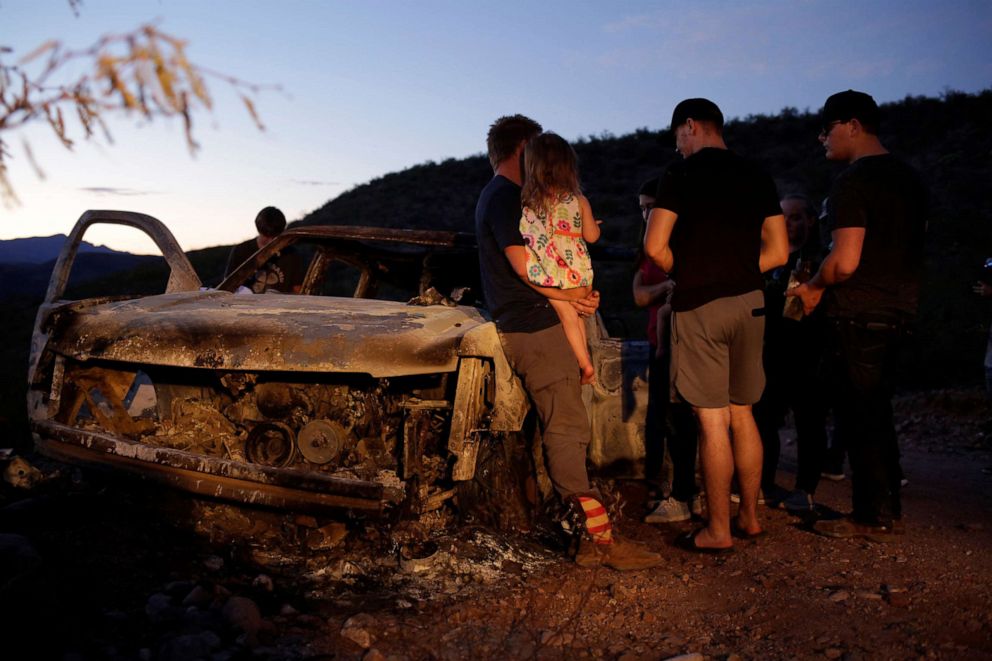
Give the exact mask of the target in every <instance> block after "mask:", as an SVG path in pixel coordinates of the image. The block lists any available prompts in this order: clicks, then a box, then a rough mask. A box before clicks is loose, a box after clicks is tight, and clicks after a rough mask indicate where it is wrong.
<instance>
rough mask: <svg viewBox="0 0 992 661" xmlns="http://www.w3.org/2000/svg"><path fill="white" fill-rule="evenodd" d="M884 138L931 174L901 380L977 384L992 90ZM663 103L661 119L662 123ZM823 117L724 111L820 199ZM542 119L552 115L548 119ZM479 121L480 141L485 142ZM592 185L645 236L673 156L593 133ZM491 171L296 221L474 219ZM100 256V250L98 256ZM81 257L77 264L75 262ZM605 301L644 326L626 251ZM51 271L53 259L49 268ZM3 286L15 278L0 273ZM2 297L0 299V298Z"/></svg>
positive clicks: (10, 399) (12, 312)
mask: <svg viewBox="0 0 992 661" xmlns="http://www.w3.org/2000/svg"><path fill="white" fill-rule="evenodd" d="M882 111H883V122H884V125H883V132H882V136H881V137H882V140H883V142H884V143H885V144H886V146H887V147H888V148H889V149H890V150H891V151H892V152H894V153H896V154H898V155H900V156H902V157H904V158H906V159H907V160H908V161H910V162H911V163H912V164H913V165H915V166H916V167H917V168H918V169H919V170H920V171H921V172H922V173H923V174H924V176H925V177H926V179H927V181H928V182H929V186H930V193H931V200H932V205H931V220H930V228H929V236H928V246H927V264H926V266H927V274H928V275H927V279H926V283H925V288H924V293H923V300H922V303H921V311H920V319H919V322H918V324H917V327H916V332H915V335H914V336H913V337H912V338H911V340H910V342H909V345H908V346H907V352H906V354H907V357H908V360H906V361H905V363H904V369H903V372H904V374H903V384H904V385H905V386H907V387H909V388H922V387H937V386H946V385H967V384H978V383H980V382H981V379H982V367H981V365H982V354H983V351H984V348H985V341H986V337H987V333H988V326H989V320H990V318H992V302H990V301H987V300H980V299H978V298H976V297H975V296H974V295H973V294H972V293H971V290H970V284H971V283H972V282H973V281H974V280H975V278H976V276H977V273H978V270H979V267H980V265H981V263H982V261H983V260H984V259H985V258H986V257H988V256H990V255H992V197H990V196H989V194H988V182H989V181H992V158H990V157H992V90H986V91H985V92H982V93H980V94H961V93H954V92H949V93H947V94H945V95H944V96H943V97H941V98H917V97H913V98H906V99H904V100H903V101H900V102H898V103H892V104H887V105H885V106H883V108H882ZM665 113H667V110H665V111H664V112H659V123H663V122H665V123H667V119H665V118H664V116H665ZM819 126H820V124H819V121H818V118H817V117H816V115H814V114H811V113H809V112H800V111H798V110H796V109H794V108H786V109H784V110H783V111H782V112H781V113H779V114H778V115H774V116H764V115H762V116H754V117H747V118H743V119H735V120H732V121H730V122H728V124H727V126H726V130H725V136H726V139H727V143H728V145H729V146H730V147H731V148H732V149H735V150H737V151H739V152H741V153H743V154H746V155H748V156H750V157H751V158H753V159H755V160H756V161H758V162H759V163H761V164H762V165H763V166H764V167H765V168H766V169H767V170H768V171H769V172H770V173H771V174H772V175H773V176H774V177H775V179H776V182H777V183H778V186H779V192H780V193H782V194H785V193H791V192H805V193H807V194H808V195H810V196H811V197H812V198H813V199H814V200H820V199H822V198H823V197H824V196H826V194H827V192H828V190H829V186H830V182H831V180H832V179H833V177H834V176H835V175H836V174H837V172H839V170H840V169H841V166H838V165H836V164H831V163H828V162H827V161H826V160H825V159H824V158H823V153H822V148H821V147H820V145H819V143H818V142H817V139H816V136H817V133H818V131H819ZM546 128H548V129H550V130H554V128H555V127H554V125H553V123H551V122H547V121H546ZM484 130H485V127H480V134H479V145H480V149H481V148H482V147H483V145H484V138H485V136H484V134H483V132H484ZM575 148H576V151H577V152H578V155H579V160H580V166H581V169H582V179H583V183H584V188H585V191H586V194H587V195H588V197H589V200H590V202H591V203H592V207H593V210H594V211H595V213H596V216H597V217H598V218H600V219H602V220H603V221H604V222H603V238H602V239H601V241H600V244H599V245H601V246H603V247H606V248H610V247H612V248H622V249H626V251H627V253H628V254H630V253H631V252H632V251H633V250H634V249H635V248H636V246H637V243H638V239H639V234H640V226H641V221H640V215H639V213H638V210H637V205H636V203H635V194H636V191H637V189H638V187H639V186H640V184H641V183H642V182H643V181H645V180H646V179H648V178H649V177H651V176H654V175H656V174H658V173H659V172H660V171H661V170H662V169H663V168H664V167H665V166H667V165H668V164H669V163H670V162H672V161H673V160H674V159H675V158H676V157H677V155H676V153H675V151H674V149H673V148H672V147H671V146H669V145H668V141H667V140H666V136H665V135H664V134H663V133H662V132H660V131H651V130H647V129H642V130H639V131H636V132H634V133H631V134H628V135H623V136H612V135H600V136H589V137H586V138H582V139H579V140H577V141H575ZM491 176H492V173H491V170H490V168H489V164H488V161H487V160H486V159H485V157H484V156H482V155H481V154H480V155H477V156H471V157H468V158H463V159H448V160H445V161H443V162H441V163H432V162H429V163H423V164H420V165H416V166H413V167H411V168H408V169H406V170H403V171H402V172H396V173H391V174H387V175H384V176H382V177H379V178H377V179H374V180H372V181H370V182H368V183H367V184H363V185H360V186H356V187H355V188H354V189H352V190H350V191H347V192H345V193H343V194H342V195H340V196H338V197H337V198H335V199H333V200H331V201H329V202H327V203H326V204H325V205H324V206H322V207H320V208H319V209H317V210H315V211H314V212H312V213H310V214H308V215H307V216H306V217H304V218H302V219H301V220H299V221H297V222H298V223H299V224H302V225H316V224H330V225H335V224H336V225H344V224H347V225H372V226H383V227H413V228H425V229H453V230H460V231H469V232H471V231H472V229H473V216H474V209H475V201H476V197H477V195H478V193H479V191H480V190H481V189H482V187H483V186H485V184H486V182H487V181H488V179H489V178H490V177H491ZM227 254H228V247H227V246H218V247H215V248H210V249H206V250H201V251H197V252H195V253H192V254H191V255H190V258H191V261H192V262H193V265H194V267H195V268H196V270H197V272H198V273H199V274H200V277H201V279H202V281H203V282H204V284H206V285H215V284H217V283H218V282H219V281H220V279H221V276H222V274H223V269H224V265H225V261H226V259H227ZM90 257H93V256H90ZM81 263H83V262H81ZM594 265H595V268H596V271H597V276H596V283H597V287H598V288H600V289H601V290H602V292H603V306H602V308H601V310H602V313H603V316H604V318H605V319H606V321H607V326H608V328H609V329H610V331H611V333H612V334H614V335H617V336H629V337H642V336H643V328H644V317H643V312H642V311H640V310H638V309H636V308H635V307H634V304H633V300H632V296H631V292H630V282H631V276H632V264H630V263H629V262H627V261H623V260H622V261H620V262H612V263H606V262H602V261H595V262H594ZM47 269H48V271H50V266H48V267H47ZM0 277H3V282H4V289H5V291H6V290H7V288H8V287H11V286H12V284H10V283H13V282H19V280H18V277H19V276H13V275H11V274H9V273H0ZM39 280H40V281H41V282H42V283H47V271H46V272H44V273H42V274H41V275H40V276H36V277H34V279H33V280H31V281H32V282H33V283H34V284H33V285H32V291H33V292H38V291H41V292H43V291H44V285H43V284H42V285H41V286H40V288H39V286H38V281H39ZM164 281H165V274H164V271H163V269H162V268H161V267H160V266H157V265H155V264H150V263H147V262H145V263H142V264H141V266H140V267H139V268H137V269H135V270H132V271H130V272H129V274H128V276H127V277H123V276H122V275H121V274H119V273H118V274H116V275H114V276H113V277H110V278H106V279H102V280H101V279H97V280H95V281H92V282H90V283H86V284H84V285H83V286H82V287H81V288H80V289H79V290H78V291H79V292H80V294H83V293H89V294H96V293H103V294H113V293H121V292H122V291H123V290H125V289H126V290H129V291H131V292H135V291H140V292H148V293H151V292H155V291H161V288H162V286H163V284H164ZM39 296H40V294H37V295H35V294H32V295H30V296H26V297H19V298H18V299H17V301H16V302H13V301H10V300H8V301H5V302H4V305H5V308H6V312H7V313H8V324H7V326H6V327H5V335H4V338H3V341H2V342H0V347H2V352H0V360H2V361H3V363H4V364H6V365H11V366H17V367H15V368H13V369H10V370H7V371H6V372H5V375H4V377H3V379H0V389H2V392H0V428H4V427H8V425H13V426H16V427H21V426H22V424H21V418H22V416H23V391H24V384H23V372H22V371H21V368H20V366H23V365H26V363H27V351H28V342H29V338H30V323H31V320H33V316H34V313H33V308H34V307H35V306H36V305H37V302H38V297H39ZM0 298H2V297H0Z"/></svg>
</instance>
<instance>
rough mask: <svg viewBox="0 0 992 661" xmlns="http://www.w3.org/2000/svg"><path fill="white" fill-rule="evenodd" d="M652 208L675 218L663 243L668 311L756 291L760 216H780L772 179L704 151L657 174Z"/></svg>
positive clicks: (720, 153)
mask: <svg viewBox="0 0 992 661" xmlns="http://www.w3.org/2000/svg"><path fill="white" fill-rule="evenodd" d="M655 208H662V209H668V210H669V211H671V212H673V213H675V214H677V215H678V219H677V221H676V223H675V229H674V230H673V231H672V237H671V239H670V241H669V245H670V246H671V248H672V254H673V255H674V257H675V268H674V269H673V270H672V274H671V275H672V278H674V279H675V282H677V283H679V284H678V286H677V287H676V288H675V292H674V294H673V296H672V309H673V310H675V311H677V312H685V311H686V310H692V309H694V308H697V307H699V306H701V305H703V304H705V303H709V302H710V301H713V300H716V299H718V298H723V297H725V296H739V295H741V294H746V293H748V292H751V291H754V290H756V289H761V288H762V287H763V286H764V281H763V279H762V277H761V271H760V270H759V269H758V258H759V256H760V253H761V226H762V224H763V223H764V222H765V218H768V217H770V216H777V215H779V214H781V213H782V210H781V208H780V207H779V202H778V192H777V191H776V189H775V182H774V181H773V180H772V178H771V177H770V176H768V175H767V174H766V173H765V172H764V171H762V170H761V169H760V168H758V167H757V166H756V165H755V164H753V163H752V162H751V161H749V160H747V159H745V158H743V157H741V156H738V155H737V154H735V153H734V152H732V151H729V150H727V149H717V148H711V147H708V148H705V149H702V150H700V151H698V152H696V153H695V154H693V155H692V156H690V157H689V158H687V159H685V160H683V161H678V162H676V163H673V164H672V165H671V166H669V168H668V169H667V170H666V171H665V173H664V174H663V175H662V176H661V181H660V182H659V183H658V195H657V200H656V202H655Z"/></svg>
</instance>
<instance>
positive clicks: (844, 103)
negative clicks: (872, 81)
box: [820, 90, 881, 133]
mask: <svg viewBox="0 0 992 661" xmlns="http://www.w3.org/2000/svg"><path fill="white" fill-rule="evenodd" d="M820 115H821V117H820V118H821V120H822V121H823V124H824V126H826V125H827V124H829V123H831V122H849V121H851V120H852V119H857V120H858V121H859V122H861V124H862V126H864V127H865V128H866V129H868V130H869V131H870V132H872V133H877V132H878V126H879V122H880V120H881V117H880V113H879V111H878V104H877V103H875V99H873V98H871V95H870V94H865V93H864V92H856V91H854V90H847V91H846V92H837V93H836V94H833V95H831V96H830V98H828V99H827V102H826V103H824V104H823V110H822V111H821V113H820Z"/></svg>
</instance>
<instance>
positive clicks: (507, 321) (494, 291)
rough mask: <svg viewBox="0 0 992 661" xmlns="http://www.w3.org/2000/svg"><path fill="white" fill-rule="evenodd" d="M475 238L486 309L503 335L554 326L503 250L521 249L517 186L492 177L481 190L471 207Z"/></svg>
mask: <svg viewBox="0 0 992 661" xmlns="http://www.w3.org/2000/svg"><path fill="white" fill-rule="evenodd" d="M475 236H476V241H478V243H479V270H480V272H481V275H482V291H483V293H484V295H485V297H486V307H487V308H488V309H489V313H490V315H492V318H493V321H495V322H496V327H497V328H499V330H501V331H503V332H504V333H533V332H536V331H539V330H544V329H545V328H549V327H551V326H553V325H554V324H556V323H558V315H557V314H556V313H555V311H554V309H552V307H551V304H550V303H548V299H547V298H545V297H544V296H542V295H541V294H539V293H537V292H536V291H534V290H533V289H531V288H530V287H529V286H527V284H526V283H524V281H523V280H521V279H520V277H519V276H518V275H517V274H516V273H514V272H513V268H512V267H511V266H510V261H509V260H508V259H507V258H506V255H505V254H504V252H503V251H504V250H505V249H506V248H507V247H509V246H523V245H526V244H525V243H524V239H523V237H522V236H520V187H519V186H517V185H516V184H515V183H513V182H512V181H510V180H509V179H507V178H506V177H503V176H501V175H496V176H495V177H493V178H492V180H491V181H490V182H489V183H488V184H487V185H486V187H485V188H483V189H482V193H481V194H480V195H479V202H478V204H476V207H475Z"/></svg>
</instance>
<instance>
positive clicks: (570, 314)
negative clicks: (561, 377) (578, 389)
mask: <svg viewBox="0 0 992 661" xmlns="http://www.w3.org/2000/svg"><path fill="white" fill-rule="evenodd" d="M549 300H550V301H551V307H553V308H554V310H555V312H557V313H558V318H559V319H561V326H562V328H563V329H564V330H565V337H566V338H567V339H568V345H569V346H570V347H572V353H574V354H575V358H576V360H578V361H579V371H580V372H581V373H582V378H581V383H583V384H586V383H595V381H596V369H595V368H594V367H593V366H592V357H591V356H590V355H589V341H588V340H587V339H586V324H585V322H584V321H583V320H582V318H581V317H579V313H578V312H576V311H575V308H573V307H572V305H571V303H568V302H567V301H556V300H554V299H549Z"/></svg>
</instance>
